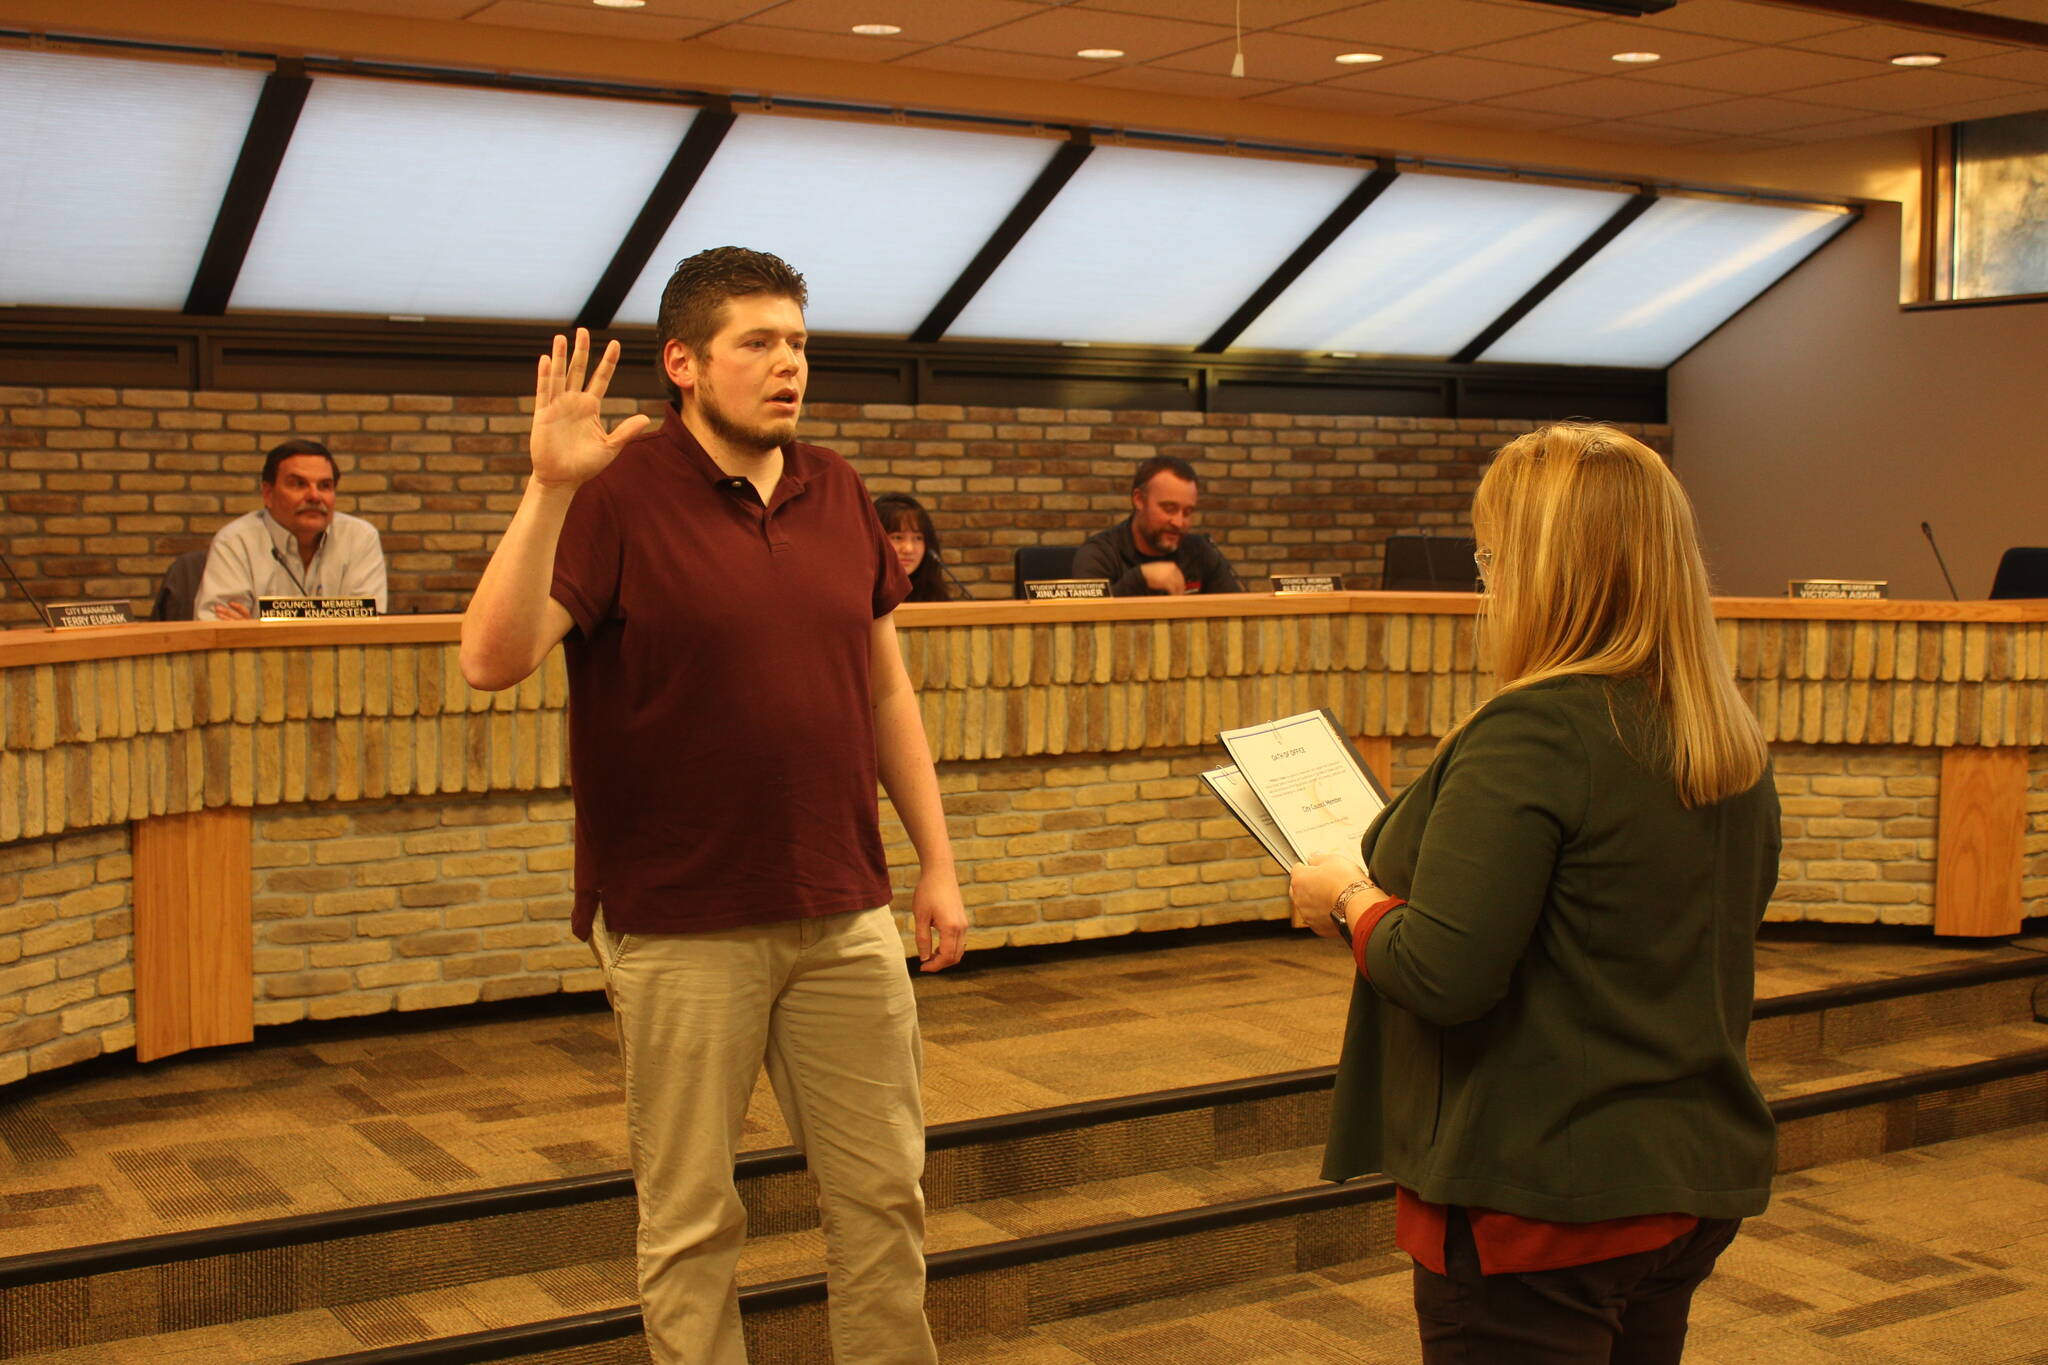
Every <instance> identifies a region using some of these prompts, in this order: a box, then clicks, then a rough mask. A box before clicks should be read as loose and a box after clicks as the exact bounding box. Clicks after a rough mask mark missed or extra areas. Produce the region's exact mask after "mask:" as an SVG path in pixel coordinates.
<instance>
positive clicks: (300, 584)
mask: <svg viewBox="0 0 2048 1365" xmlns="http://www.w3.org/2000/svg"><path fill="white" fill-rule="evenodd" d="M270 557H271V558H272V559H274V560H276V561H277V567H278V568H280V569H283V570H284V576H285V577H286V578H289V579H290V580H291V581H292V586H293V587H295V588H297V589H298V590H299V596H301V597H311V596H312V595H313V594H312V593H309V592H307V591H306V580H305V579H303V578H301V577H299V576H298V575H297V574H295V573H293V572H292V566H291V565H290V564H289V563H288V562H286V560H285V557H284V551H282V550H280V549H278V548H277V547H276V546H275V545H273V546H271V547H270Z"/></svg>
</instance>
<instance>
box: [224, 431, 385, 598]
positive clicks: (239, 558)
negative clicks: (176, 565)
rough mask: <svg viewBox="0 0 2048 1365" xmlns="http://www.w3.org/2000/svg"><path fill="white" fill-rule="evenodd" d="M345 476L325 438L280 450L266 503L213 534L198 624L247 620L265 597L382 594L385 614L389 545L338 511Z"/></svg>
mask: <svg viewBox="0 0 2048 1365" xmlns="http://www.w3.org/2000/svg"><path fill="white" fill-rule="evenodd" d="M339 477H340V473H339V471H338V470H337V469H336V467H335V463H334V456H333V455H331V454H330V453H328V450H327V447H326V446H324V445H321V444H320V443H319V442H318V441H306V440H292V441H286V442H285V443H284V444H282V445H280V446H278V447H277V448H276V449H275V450H272V451H271V452H270V454H269V456H268V457H267V458H266V459H265V460H264V462H263V506H261V507H259V508H258V509H256V510H255V511H253V512H249V513H245V514H244V515H242V516H239V517H236V518H235V519H234V520H233V521H231V522H229V523H228V524H227V525H225V526H223V527H221V528H220V530H219V531H218V532H216V533H215V535H214V537H213V547H212V548H211V549H210V550H208V551H207V555H206V576H205V577H204V578H202V579H200V581H199V597H198V600H197V601H196V602H194V604H193V608H192V616H193V619H194V620H198V621H210V620H214V619H216V618H217V619H219V620H222V621H247V620H249V619H251V618H252V617H254V616H255V615H256V599H257V598H259V597H374V598H376V599H377V610H378V611H380V612H381V611H384V610H385V609H386V608H385V590H384V547H383V545H382V543H381V542H380V541H379V540H378V538H377V528H376V527H374V526H372V525H370V523H369V522H367V521H364V520H363V519H362V518H360V517H352V516H350V515H349V514H348V513H346V512H337V511H335V510H334V487H335V484H336V483H337V482H338V480H339Z"/></svg>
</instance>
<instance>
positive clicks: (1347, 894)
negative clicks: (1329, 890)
mask: <svg viewBox="0 0 2048 1365" xmlns="http://www.w3.org/2000/svg"><path fill="white" fill-rule="evenodd" d="M1371 886H1372V883H1371V882H1369V881H1363V880H1361V881H1355V882H1353V883H1351V885H1349V886H1347V887H1345V888H1344V889H1343V890H1342V891H1339V892H1338V893H1337V903H1336V904H1335V905H1333V906H1331V907H1330V920H1331V922H1332V923H1333V924H1335V925H1336V926H1337V936H1338V937H1339V938H1341V939H1343V940H1344V941H1345V942H1346V943H1349V942H1351V921H1350V920H1349V919H1347V918H1345V915H1344V907H1345V906H1347V905H1349V904H1351V898H1352V897H1353V896H1355V895H1357V894H1358V893H1359V892H1361V891H1364V890H1367V889H1368V888H1370V887H1371Z"/></svg>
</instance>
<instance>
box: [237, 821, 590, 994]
mask: <svg viewBox="0 0 2048 1365" xmlns="http://www.w3.org/2000/svg"><path fill="white" fill-rule="evenodd" d="M571 837H572V836H571V825H570V812H569V801H568V798H567V797H566V796H565V795H563V794H561V793H551V794H548V795H545V796H502V797H474V796H470V797H452V798H440V799H436V798H415V799H413V800H409V801H403V802H391V803H386V802H375V803H367V802H366V803H358V804H351V805H332V806H322V807H312V808H306V807H301V808H297V809H272V810H258V811H257V812H256V818H255V824H254V830H253V833H252V839H253V845H254V847H253V858H252V863H253V869H254V882H255V885H254V906H253V908H254V913H255V920H256V955H255V968H256V1022H257V1023H258V1024H259V1025H261V1024H282V1023H289V1022H291V1021H293V1020H297V1019H307V1018H311V1019H336V1018H342V1017H345V1016H348V1015H359V1014H379V1013H383V1012H385V1011H389V1010H418V1009H432V1008H436V1007H439V1006H442V1005H466V1004H469V1003H471V1002H473V1001H477V1000H503V999H507V998H510V997H512V996H521V995H546V994H549V993H552V992H554V991H557V990H592V989H596V988H597V987H598V986H599V985H600V982H599V980H598V976H597V970H596V964H595V963H594V962H593V961H592V960H591V957H590V950H589V949H588V948H585V947H584V946H583V945H582V944H580V943H577V942H576V941H575V940H574V939H573V938H571V937H570V934H569V909H570V897H571V886H570V871H571V867H572V865H573V861H574V855H573V851H572V844H571Z"/></svg>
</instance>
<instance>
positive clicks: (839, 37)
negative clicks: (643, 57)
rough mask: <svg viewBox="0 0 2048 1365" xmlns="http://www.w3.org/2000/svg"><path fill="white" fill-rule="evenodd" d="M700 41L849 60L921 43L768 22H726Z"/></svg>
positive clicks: (896, 52) (882, 57) (884, 56)
mask: <svg viewBox="0 0 2048 1365" xmlns="http://www.w3.org/2000/svg"><path fill="white" fill-rule="evenodd" d="M698 41H700V42H702V43H705V44H707V45H708V46H711V47H723V48H732V49H736V50H738V51H741V52H771V53H775V54H777V55H780V56H785V57H831V58H836V59H838V60H840V61H850V62H883V61H887V60H888V59H889V58H891V57H897V56H901V55H903V54H904V53H908V52H915V51H917V50H918V49H919V48H920V47H923V46H924V44H922V43H912V42H906V41H904V40H903V39H901V38H863V37H861V36H860V35H859V34H857V33H806V32H804V31H803V30H802V29H795V28H769V27H768V26H767V25H766V24H727V25H725V26H724V27H722V28H715V29H712V30H711V31H710V32H708V33H706V34H705V35H704V36H703V37H702V38H701V39H699V40H698Z"/></svg>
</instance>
